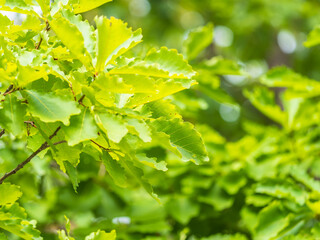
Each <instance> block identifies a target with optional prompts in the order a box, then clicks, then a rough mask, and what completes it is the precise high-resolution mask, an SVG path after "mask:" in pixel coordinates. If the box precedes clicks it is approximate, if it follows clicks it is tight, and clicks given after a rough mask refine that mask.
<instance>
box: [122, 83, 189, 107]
mask: <svg viewBox="0 0 320 240" xmlns="http://www.w3.org/2000/svg"><path fill="white" fill-rule="evenodd" d="M155 84H156V93H136V94H134V95H133V96H131V97H130V98H129V100H128V102H127V103H126V105H125V106H126V107H129V108H135V107H137V106H139V105H142V104H146V103H150V102H152V101H156V100H159V99H162V98H164V97H167V96H169V95H172V94H174V93H176V92H180V91H182V90H184V89H187V88H190V87H191V86H192V85H193V84H195V81H192V80H189V79H169V80H164V79H158V80H157V81H156V83H155Z"/></svg>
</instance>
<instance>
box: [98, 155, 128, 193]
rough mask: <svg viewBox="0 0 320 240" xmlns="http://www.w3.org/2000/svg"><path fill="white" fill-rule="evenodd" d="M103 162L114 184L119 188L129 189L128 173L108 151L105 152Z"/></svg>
mask: <svg viewBox="0 0 320 240" xmlns="http://www.w3.org/2000/svg"><path fill="white" fill-rule="evenodd" d="M102 161H103V164H104V166H105V167H106V170H107V172H108V173H109V175H110V177H111V178H112V179H113V181H114V183H115V184H116V185H118V186H119V187H123V188H125V187H127V186H128V179H127V176H126V172H125V170H124V169H123V167H122V166H121V165H120V163H119V162H118V161H117V160H115V159H113V158H112V157H111V156H110V154H109V153H108V152H106V151H103V155H102Z"/></svg>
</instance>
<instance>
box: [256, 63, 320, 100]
mask: <svg viewBox="0 0 320 240" xmlns="http://www.w3.org/2000/svg"><path fill="white" fill-rule="evenodd" d="M260 81H261V83H263V84H265V85H266V86H268V87H286V88H288V90H287V91H286V96H287V97H289V98H298V97H304V98H307V97H308V98H310V97H315V96H319V95H320V91H319V88H320V83H319V82H318V81H315V80H312V79H309V78H307V77H304V76H302V75H300V74H298V73H295V72H294V71H292V70H290V69H288V68H286V67H277V68H274V69H272V70H270V71H269V72H268V73H267V74H265V75H264V76H262V77H261V79H260Z"/></svg>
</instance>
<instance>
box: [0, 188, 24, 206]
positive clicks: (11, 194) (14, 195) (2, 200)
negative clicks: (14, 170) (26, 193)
mask: <svg viewBox="0 0 320 240" xmlns="http://www.w3.org/2000/svg"><path fill="white" fill-rule="evenodd" d="M21 196H22V192H21V191H20V187H19V186H16V185H12V184H10V183H2V184H0V205H5V204H12V203H14V202H15V201H17V200H18V199H19V198H20V197H21Z"/></svg>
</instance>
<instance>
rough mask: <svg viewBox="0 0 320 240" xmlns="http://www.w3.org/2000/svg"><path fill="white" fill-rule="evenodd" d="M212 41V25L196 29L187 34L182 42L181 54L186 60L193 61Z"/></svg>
mask: <svg viewBox="0 0 320 240" xmlns="http://www.w3.org/2000/svg"><path fill="white" fill-rule="evenodd" d="M212 41H213V24H212V23H209V24H207V25H206V26H203V27H198V28H196V29H193V30H191V31H190V32H189V34H188V36H187V38H186V40H185V41H184V42H183V52H184V54H185V56H186V57H187V59H188V60H193V59H195V58H196V57H197V56H198V55H199V53H201V52H202V51H203V50H204V49H205V48H206V47H208V46H209V45H210V44H211V43H212Z"/></svg>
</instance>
